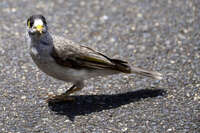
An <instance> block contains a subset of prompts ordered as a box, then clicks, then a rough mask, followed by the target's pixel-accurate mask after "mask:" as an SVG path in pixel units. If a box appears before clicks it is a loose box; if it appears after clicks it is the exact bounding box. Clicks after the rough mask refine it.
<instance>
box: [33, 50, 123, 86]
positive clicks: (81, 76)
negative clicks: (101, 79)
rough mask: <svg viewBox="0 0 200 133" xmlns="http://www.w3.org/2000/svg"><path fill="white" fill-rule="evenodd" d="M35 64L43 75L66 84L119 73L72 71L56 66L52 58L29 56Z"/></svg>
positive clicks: (101, 70)
mask: <svg viewBox="0 0 200 133" xmlns="http://www.w3.org/2000/svg"><path fill="white" fill-rule="evenodd" d="M31 57H32V59H33V61H34V62H35V64H36V65H37V66H38V68H40V69H41V70H42V71H43V72H44V73H46V74H47V75H49V76H52V77H54V78H56V79H59V80H63V81H66V82H73V83H76V82H78V81H83V80H85V79H89V78H91V77H97V76H106V75H112V74H117V73H119V71H113V70H105V69H104V70H103V69H99V70H85V69H84V70H83V69H72V68H68V67H65V66H61V65H58V64H57V63H56V62H55V60H54V59H53V58H52V57H50V56H49V57H48V58H47V57H40V56H35V55H33V54H32V55H31Z"/></svg>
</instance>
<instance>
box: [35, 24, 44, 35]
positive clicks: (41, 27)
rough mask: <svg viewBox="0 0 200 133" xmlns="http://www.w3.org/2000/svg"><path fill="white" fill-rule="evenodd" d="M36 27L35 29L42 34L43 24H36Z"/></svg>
mask: <svg viewBox="0 0 200 133" xmlns="http://www.w3.org/2000/svg"><path fill="white" fill-rule="evenodd" d="M36 29H37V31H38V32H40V34H42V31H43V25H37V26H36Z"/></svg>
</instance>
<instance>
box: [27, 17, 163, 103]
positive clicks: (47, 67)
mask: <svg viewBox="0 0 200 133" xmlns="http://www.w3.org/2000/svg"><path fill="white" fill-rule="evenodd" d="M26 25H27V26H26V43H27V44H28V50H29V53H30V56H31V57H32V60H33V62H34V63H35V64H36V66H37V67H38V68H39V69H40V70H41V71H43V72H44V73H46V74H47V75H49V76H51V77H54V78H55V79H58V80H62V81H65V82H70V83H72V84H73V85H72V86H71V87H70V88H69V89H67V90H66V92H64V93H62V94H59V95H49V96H48V98H47V101H51V102H62V101H73V100H74V98H73V97H72V96H70V95H71V94H72V93H74V92H77V91H80V90H81V89H83V88H84V81H85V80H88V79H90V78H94V77H98V76H107V75H113V74H120V73H125V74H139V75H142V76H146V77H151V78H154V79H157V80H161V79H162V78H163V76H162V74H161V73H159V72H157V71H149V70H145V69H142V68H139V67H135V66H131V65H129V63H128V62H127V61H123V60H120V59H115V58H110V57H108V56H106V55H105V54H103V53H101V52H99V51H97V50H94V49H92V48H90V47H88V46H85V45H82V44H78V43H76V42H74V41H72V40H70V39H67V38H66V37H62V36H57V35H53V34H51V33H50V32H49V31H48V25H47V21H46V18H45V17H44V16H43V15H41V14H36V15H32V16H30V17H29V18H28V19H27V24H26Z"/></svg>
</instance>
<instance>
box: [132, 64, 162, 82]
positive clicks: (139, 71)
mask: <svg viewBox="0 0 200 133" xmlns="http://www.w3.org/2000/svg"><path fill="white" fill-rule="evenodd" d="M131 73H135V74H139V75H142V76H147V77H151V78H155V79H158V80H161V79H162V78H163V77H162V74H161V73H159V72H156V71H148V70H144V69H141V68H138V67H131Z"/></svg>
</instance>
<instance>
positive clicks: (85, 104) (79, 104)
mask: <svg viewBox="0 0 200 133" xmlns="http://www.w3.org/2000/svg"><path fill="white" fill-rule="evenodd" d="M165 94H166V91H165V90H164V89H142V90H137V91H133V92H127V93H122V94H114V95H81V96H73V97H75V99H76V101H74V102H62V103H61V102H60V103H52V102H48V106H49V108H50V109H51V110H52V111H54V112H56V114H58V115H66V116H68V117H69V119H70V120H72V121H73V120H74V117H75V116H78V115H85V114H90V113H92V112H99V111H102V110H108V109H112V108H117V107H119V106H121V105H125V104H129V103H131V102H136V101H139V100H141V99H145V98H153V97H157V96H164V95H165Z"/></svg>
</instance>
